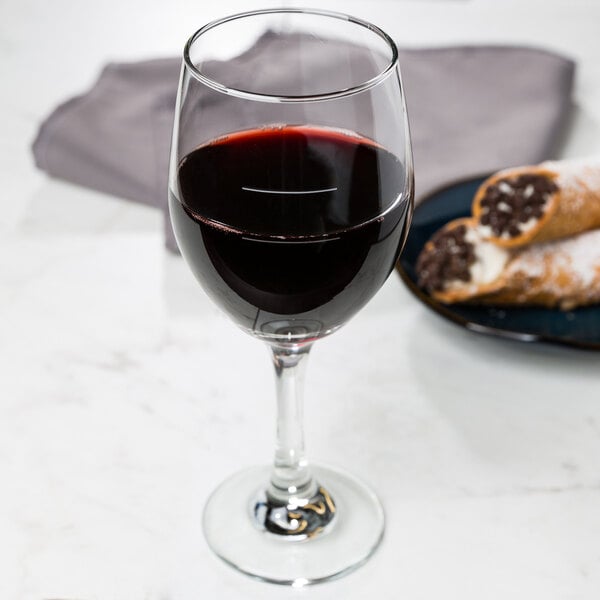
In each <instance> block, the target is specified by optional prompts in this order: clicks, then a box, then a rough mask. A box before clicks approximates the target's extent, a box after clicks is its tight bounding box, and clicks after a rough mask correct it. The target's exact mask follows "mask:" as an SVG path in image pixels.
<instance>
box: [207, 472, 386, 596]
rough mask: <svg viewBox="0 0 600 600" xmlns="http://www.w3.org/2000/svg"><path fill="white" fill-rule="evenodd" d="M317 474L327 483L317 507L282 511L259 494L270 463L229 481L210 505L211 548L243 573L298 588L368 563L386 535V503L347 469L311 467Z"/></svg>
mask: <svg viewBox="0 0 600 600" xmlns="http://www.w3.org/2000/svg"><path fill="white" fill-rule="evenodd" d="M311 473H312V475H313V477H314V478H315V480H316V481H317V482H318V483H319V484H320V485H322V486H323V487H322V488H319V492H318V495H317V496H316V497H315V498H314V499H311V503H310V506H308V507H307V506H304V507H302V508H301V507H298V508H297V509H294V507H292V508H291V509H290V508H289V507H288V509H287V510H286V507H280V508H279V509H278V508H277V507H274V506H271V505H270V503H269V502H268V501H267V502H266V504H265V505H264V506H261V502H264V500H261V497H262V498H263V499H265V496H259V495H257V487H259V486H260V484H261V482H262V483H263V484H264V487H265V488H266V487H267V482H268V480H269V475H270V469H269V468H267V467H253V468H250V469H245V470H243V471H240V472H239V473H236V474H235V475H233V476H232V477H230V478H229V479H227V480H226V481H225V482H223V483H222V484H221V485H220V486H219V487H218V488H217V489H216V490H215V491H214V492H213V494H212V495H211V496H210V498H209V499H208V501H207V503H206V506H205V508H204V523H203V525H204V535H205V536H206V539H207V541H208V544H209V546H210V547H211V549H212V550H213V551H214V552H215V553H216V554H217V556H219V557H220V558H221V559H223V560H224V561H225V562H226V563H228V564H229V565H231V566H232V567H234V568H235V569H237V570H238V571H241V572H242V573H245V574H247V575H250V576H252V577H255V578H257V579H262V580H263V581H269V582H271V583H279V584H284V585H292V586H294V587H301V586H304V585H308V584H311V583H318V582H321V581H327V580H328V579H332V578H334V577H339V576H341V575H344V574H345V573H348V572H350V571H352V570H354V569H356V568H357V567H359V566H360V565H361V564H363V563H364V562H365V561H366V560H367V559H368V558H369V556H371V554H373V552H374V551H375V549H376V548H377V546H378V545H379V542H380V541H381V538H382V536H383V525H384V515H383V508H382V506H381V504H380V502H379V500H378V499H377V497H376V496H375V494H374V493H373V492H372V491H371V490H370V489H369V488H368V487H367V486H365V485H364V484H363V483H362V482H360V481H358V480H357V479H355V478H354V477H352V476H351V475H348V474H346V473H343V472H340V471H337V470H334V469H332V468H329V467H319V466H311ZM332 499H333V500H332ZM334 502H335V504H334ZM257 508H258V512H257ZM267 515H269V516H270V517H271V518H270V519H266V517H267ZM277 515H279V516H277ZM257 517H258V518H257ZM317 517H322V520H321V521H320V522H319V521H318V519H317ZM266 522H267V523H270V524H271V525H269V526H267V525H266V524H265V523H266ZM304 523H306V525H304ZM315 523H319V524H318V525H317V526H315ZM278 528H281V529H283V530H285V531H287V532H290V533H293V534H292V535H289V534H286V533H285V531H284V532H282V531H280V530H279V529H278ZM301 528H305V530H308V529H309V530H310V533H309V532H308V531H306V533H305V532H304V531H298V529H301ZM302 533H305V534H304V535H299V534H302Z"/></svg>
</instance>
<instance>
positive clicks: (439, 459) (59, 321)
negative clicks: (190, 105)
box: [0, 0, 600, 600]
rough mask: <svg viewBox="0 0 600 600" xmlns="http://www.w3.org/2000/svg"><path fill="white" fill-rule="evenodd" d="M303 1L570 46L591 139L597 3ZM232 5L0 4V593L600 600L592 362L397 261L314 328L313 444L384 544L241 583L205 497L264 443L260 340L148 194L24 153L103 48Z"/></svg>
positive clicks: (178, 27) (417, 35)
mask: <svg viewBox="0 0 600 600" xmlns="http://www.w3.org/2000/svg"><path fill="white" fill-rule="evenodd" d="M276 4H279V3H277V2H268V1H263V2H261V6H274V5H276ZM290 4H293V3H288V5H290ZM301 4H302V3H301ZM319 5H320V6H322V7H327V8H332V9H337V10H344V11H346V12H349V13H354V14H356V15H359V16H362V17H365V18H367V19H370V20H372V21H374V22H376V23H378V24H381V25H382V26H383V27H384V28H386V29H387V30H388V31H389V32H390V33H391V34H392V35H393V36H394V37H395V38H396V39H397V40H398V41H399V43H400V44H404V45H410V44H412V45H431V44H436V45H440V44H446V43H448V44H449V43H483V42H486V43H488V42H494V43H519V44H527V45H541V46H544V47H547V48H550V49H554V50H557V51H559V52H563V53H565V54H567V55H569V56H572V57H573V58H575V59H576V60H577V61H578V64H579V70H578V75H577V81H576V88H575V101H576V104H577V107H576V110H575V113H574V117H573V123H572V129H571V132H570V134H569V135H568V137H567V138H566V139H565V141H564V145H563V148H562V150H561V153H562V155H563V156H565V157H571V156H572V157H575V156H585V155H586V154H600V41H599V38H598V25H599V23H600V4H599V3H597V2H594V1H592V0H590V1H585V0H571V1H570V2H568V3H567V2H564V1H563V0H544V1H542V0H527V1H524V0H521V1H518V0H502V1H498V0H471V1H468V0H464V1H457V0H439V1H433V0H414V1H409V0H406V1H402V0H373V1H371V2H366V1H363V2H359V1H356V0H346V1H345V2H342V1H341V0H336V1H323V2H319ZM249 7H250V6H248V3H247V2H243V1H242V0H238V1H230V0H223V1H221V2H219V3H218V5H215V6H208V3H202V2H196V3H193V2H191V1H186V0H173V1H172V2H170V3H168V4H167V3H161V2H158V1H157V0H144V1H143V2H142V0H131V1H130V2H126V3H123V2H117V1H116V0H110V1H108V2H104V3H89V2H79V3H76V2H73V0H57V1H56V2H53V3H43V2H41V1H40V0H7V1H5V2H4V3H3V5H2V7H1V8H0V14H1V16H2V18H1V19H0V48H1V52H0V63H1V64H2V73H3V93H2V96H1V98H0V103H1V110H0V124H1V131H2V138H1V144H0V173H1V176H2V182H3V191H4V193H3V201H2V206H3V210H2V211H1V213H0V233H1V235H0V290H1V293H0V332H1V334H0V365H1V366H2V367H1V373H2V375H1V378H0V482H2V493H1V494H0V540H2V543H1V544H0V573H1V576H0V598H2V599H6V600H12V599H14V600H51V599H61V600H63V599H64V600H192V599H193V600H197V599H199V598H214V599H221V598H223V599H237V598H244V599H246V598H249V599H252V598H256V599H259V598H260V599H263V598H264V599H269V598H292V597H294V598H296V597H302V598H307V599H311V600H312V599H324V598H332V597H336V598H345V599H348V600H352V599H359V598H360V599H362V598H365V597H368V596H371V595H373V596H376V597H378V598H382V599H396V598H410V599H411V600H416V599H431V598H445V599H460V600H469V599H478V600H480V599H482V598H484V599H486V600H495V599H498V600H500V599H502V600H505V599H506V598H511V599H515V598H517V599H521V598H523V599H527V600H533V599H537V598H540V599H543V600H555V599H556V600H558V599H561V600H562V599H565V600H566V599H577V600H579V599H597V598H599V597H600V393H599V392H600V368H599V364H600V357H599V355H598V354H596V353H592V352H582V351H578V350H572V349H566V348H558V347H551V346H543V345H525V344H519V343H515V342H509V341H502V340H498V339H491V338H487V337H484V336H481V335H475V334H472V333H469V332H467V331H464V330H462V329H460V328H458V327H456V326H454V325H452V324H449V323H447V322H444V321H443V320H441V319H440V318H439V317H437V316H436V315H434V314H432V313H430V312H429V311H428V310H427V309H426V308H424V307H423V306H422V305H421V304H419V303H418V302H417V301H416V300H415V299H414V298H413V297H412V296H410V294H409V293H408V292H407V291H406V290H405V288H404V287H403V285H402V283H401V282H400V280H399V278H398V277H397V276H396V275H393V276H392V277H391V278H390V279H389V281H388V282H387V283H386V285H385V286H384V288H383V289H382V290H381V292H380V293H379V294H378V295H377V296H376V298H375V299H374V300H373V301H372V302H371V303H370V304H369V306H368V307H367V308H366V309H364V310H363V311H362V312H361V313H360V314H359V315H358V316H357V317H356V318H355V319H354V320H353V321H351V322H350V323H349V324H348V325H347V326H346V327H345V328H343V329H342V330H341V331H339V332H338V333H336V334H335V335H333V336H332V337H330V338H328V339H325V340H322V341H321V342H320V343H319V344H317V345H316V347H315V348H314V350H313V352H312V357H311V364H310V365H309V371H308V378H307V382H306V411H305V412H306V423H307V437H308V440H307V441H308V450H309V455H310V457H311V458H316V459H318V460H319V461H322V462H325V463H329V464H335V465H339V466H341V467H344V468H345V469H347V470H350V471H352V472H353V473H355V474H356V475H358V476H360V477H362V478H364V479H366V480H367V481H369V482H370V483H371V484H372V486H373V487H374V488H375V489H376V490H377V491H378V493H379V495H380V497H381V499H382V501H383V504H384V506H385V509H386V513H387V529H386V536H385V539H384V542H383V544H382V546H381V547H380V549H379V550H378V551H377V553H376V555H375V556H374V557H373V558H372V559H371V560H370V561H369V562H368V563H367V565H365V566H364V567H362V568H361V569H359V570H358V571H356V572H355V573H353V574H351V575H349V576H347V577H345V578H342V579H340V580H337V581H334V582H331V583H328V584H323V585H319V586H314V587H310V588H304V589H302V590H294V589H286V588H280V587H277V586H272V585H268V584H262V583H259V582H256V581H253V580H250V579H248V578H246V577H244V576H242V575H239V574H238V573H236V572H234V571H232V570H231V569H229V568H228V567H226V566H225V565H223V564H221V562H220V561H219V560H218V559H217V558H215V557H214V556H213V555H212V554H211V552H210V551H209V549H208V547H207V546H206V544H205V542H204V540H203V537H202V532H201V525H200V516H201V511H202V506H203V503H204V501H205V499H206V497H207V495H208V493H209V492H210V491H211V490H212V489H214V487H215V486H216V485H217V484H218V483H219V482H220V481H221V480H222V479H224V478H225V477H226V476H227V475H229V474H230V473H232V472H233V471H235V470H237V469H239V468H241V467H243V466H246V465H250V464H255V463H267V462H269V461H270V459H271V453H272V440H273V427H274V423H273V416H274V402H273V385H272V373H271V365H270V362H269V360H268V354H267V351H266V349H264V348H263V347H261V345H260V344H259V343H258V342H256V341H255V340H253V339H251V338H249V337H247V336H246V335H245V334H243V333H241V332H240V331H238V330H237V329H236V328H235V327H234V326H233V325H231V324H230V323H229V322H228V321H227V320H226V318H225V317H222V316H221V315H220V314H219V312H218V311H217V309H216V308H214V307H213V306H212V305H211V304H210V302H209V301H208V300H207V299H206V297H205V295H204V293H203V292H202V290H201V289H200V288H199V287H198V286H197V285H196V283H195V282H194V281H193V280H192V276H191V274H190V273H189V271H188V269H187V268H186V267H185V265H184V264H183V263H182V261H181V260H180V259H179V258H178V257H175V256H172V255H169V254H168V253H166V252H165V250H164V248H163V240H162V217H161V215H160V214H159V213H158V212H157V211H154V210H152V209H150V208H146V207H141V206H136V205H133V204H131V203H127V202H124V201H122V200H119V199H117V198H113V197H109V196H106V195H103V194H99V193H96V192H92V191H89V190H85V189H81V188H78V187H75V186H71V185H68V184H66V183H62V182H59V181H54V180H50V179H48V178H47V177H46V176H45V175H43V174H42V173H40V172H38V171H36V170H35V168H34V166H33V163H32V159H31V156H30V153H29V144H30V143H31V140H32V138H33V136H34V134H35V131H36V128H37V126H38V125H39V123H40V121H41V120H42V119H43V117H44V116H45V115H46V114H47V113H48V111H49V110H50V109H51V108H52V107H53V106H55V105H56V104H57V103H58V102H60V101H62V100H64V99H65V98H67V97H69V96H71V95H73V94H76V93H79V92H81V91H82V90H84V89H86V87H87V86H89V85H90V84H91V82H92V81H93V80H94V78H95V77H96V75H97V73H98V70H99V68H100V67H101V65H102V64H104V63H105V62H106V61H108V60H135V59H139V58H146V57H151V56H169V55H175V54H177V53H178V52H179V49H180V47H181V45H182V41H183V40H184V39H185V38H186V37H187V36H188V34H189V33H190V30H192V29H195V28H196V27H197V26H198V25H199V24H201V23H203V22H206V21H208V20H210V19H212V18H215V17H217V16H221V15H223V14H225V13H229V12H235V11H238V10H241V9H244V8H249Z"/></svg>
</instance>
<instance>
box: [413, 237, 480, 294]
mask: <svg viewBox="0 0 600 600" xmlns="http://www.w3.org/2000/svg"><path fill="white" fill-rule="evenodd" d="M466 232H467V228H466V226H464V225H460V226H459V227H454V228H452V229H450V230H444V229H442V230H440V231H438V232H437V233H436V234H435V235H434V236H433V237H432V238H431V243H430V244H428V246H427V249H425V250H423V251H422V252H421V254H420V255H419V258H418V259H417V265H416V267H417V275H418V285H419V287H422V288H424V289H426V290H427V291H428V292H430V293H431V292H436V291H441V290H444V289H445V288H446V286H447V285H448V283H449V282H451V281H463V282H468V281H470V280H471V273H470V270H469V266H470V265H471V264H473V263H474V262H475V260H476V257H475V249H474V247H473V244H471V243H470V242H467V240H466V239H465V236H466Z"/></svg>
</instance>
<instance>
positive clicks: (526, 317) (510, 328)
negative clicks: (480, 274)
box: [398, 179, 600, 350]
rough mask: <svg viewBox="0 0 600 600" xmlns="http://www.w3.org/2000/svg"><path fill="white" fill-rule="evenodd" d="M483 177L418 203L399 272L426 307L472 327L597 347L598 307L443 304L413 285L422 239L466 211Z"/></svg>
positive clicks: (508, 335) (599, 344)
mask: <svg viewBox="0 0 600 600" xmlns="http://www.w3.org/2000/svg"><path fill="white" fill-rule="evenodd" d="M482 181H483V179H476V180H472V181H467V182H463V183H457V184H455V185H452V186H450V187H447V188H444V189H443V190H441V191H438V192H435V193H434V194H432V195H430V196H429V197H428V198H426V199H425V200H423V201H422V202H421V203H420V204H419V205H418V206H417V207H416V209H415V213H414V216H413V222H412V226H411V230H410V234H409V236H408V240H407V242H406V246H405V248H404V252H403V253H402V256H401V258H400V262H399V263H398V271H399V273H400V276H401V277H402V280H403V281H404V283H405V284H406V285H407V286H408V289H409V290H410V291H411V292H412V293H413V294H414V295H415V296H416V297H417V298H418V299H419V300H421V302H423V303H424V304H425V305H426V306H428V307H429V308H430V309H432V310H433V311H435V312H436V313H438V314H439V315H441V316H442V317H444V318H446V319H449V320H450V321H453V322H454V323H457V324H458V325H461V326H463V327H466V328H467V329H469V330H471V331H475V332H478V333H484V334H488V335H495V336H501V337H505V338H511V339H515V340H520V341H523V342H551V343H555V344H564V345H568V346H576V347H579V348H585V349H588V350H600V306H592V307H586V308H578V309H575V310H572V311H568V312H565V311H561V310H553V309H547V308H505V307H502V308H493V307H481V306H469V305H464V304H463V305H459V304H453V305H445V304H441V303H439V302H437V301H436V300H434V299H433V298H432V297H431V296H430V295H429V294H427V293H426V292H424V291H423V290H421V289H419V288H418V287H417V283H416V282H417V277H416V273H415V264H416V262H417V257H418V256H419V253H420V252H421V249H422V248H423V246H424V245H425V242H427V240H428V239H429V238H430V237H431V235H432V234H433V233H434V232H435V231H437V230H438V229H439V228H440V227H442V225H444V224H445V223H447V222H448V221H451V220H452V219H456V218H458V217H465V216H468V215H469V214H470V210H471V201H472V199H473V195H474V194H475V191H476V189H477V188H478V187H479V185H480V183H481V182H482Z"/></svg>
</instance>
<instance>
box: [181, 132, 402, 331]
mask: <svg viewBox="0 0 600 600" xmlns="http://www.w3.org/2000/svg"><path fill="white" fill-rule="evenodd" d="M404 178H405V173H404V169H403V167H402V165H401V164H400V162H399V161H398V159H397V158H396V157H395V156H394V155H393V154H391V153H390V152H388V151H387V150H385V149H384V148H382V147H381V146H379V145H377V144H375V143H374V142H372V141H370V140H368V139H365V138H362V137H359V136H357V135H356V134H352V133H350V132H343V131H340V130H335V129H326V128H316V127H309V126H274V127H271V128H265V129H256V130H248V131H241V132H237V133H234V134H230V135H228V136H224V137H222V138H219V139H218V140H215V141H213V142H211V143H209V144H206V145H203V146H201V147H199V148H197V149H195V150H194V151H192V152H191V153H190V154H188V155H187V156H185V157H184V158H183V159H182V160H181V162H180V164H179V166H178V171H177V186H178V188H179V189H178V191H173V190H172V191H171V192H170V195H169V203H170V210H171V220H172V223H173V228H174V231H175V236H176V238H177V242H178V245H179V248H180V250H181V252H182V254H183V256H184V258H185V259H186V261H187V262H188V264H189V266H190V267H191V269H192V271H193V273H194V274H195V276H196V278H197V279H198V280H199V281H200V283H201V284H202V286H203V287H204V289H205V290H206V292H207V293H208V294H209V295H210V296H211V298H212V299H213V300H214V301H215V302H216V303H217V304H218V305H219V306H220V307H221V308H222V309H223V310H224V311H225V312H227V313H228V314H229V315H230V316H231V317H232V318H233V319H234V320H235V321H236V322H237V323H238V324H239V325H241V326H242V327H243V328H244V329H246V330H249V331H251V332H253V333H254V334H255V335H258V336H261V337H267V338H269V337H273V336H275V337H280V338H282V340H285V339H290V340H291V339H296V340H303V339H311V338H317V337H320V336H322V335H326V334H327V333H329V332H331V331H333V330H335V329H336V328H337V327H339V326H340V325H342V324H343V323H344V322H346V321H347V320H348V319H349V318H350V317H352V316H353V315H354V314H355V313H356V312H357V311H358V310H359V309H360V308H361V307H362V306H364V304H365V303H366V302H368V300H369V299H370V298H371V297H372V296H373V295H374V294H375V293H376V291H377V290H378V289H379V288H380V287H381V285H382V284H383V282H384V281H385V279H386V278H387V276H388V275H389V273H390V272H391V270H392V269H393V267H394V264H395V262H396V260H397V258H398V255H399V253H400V250H401V247H402V245H403V243H404V239H405V234H406V221H407V215H408V213H409V205H410V199H409V198H408V197H405V196H404V195H403V194H404V193H405V191H406V190H405V180H404Z"/></svg>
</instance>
